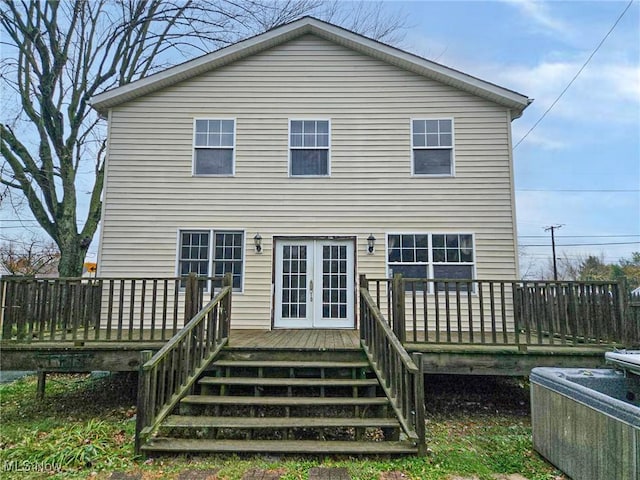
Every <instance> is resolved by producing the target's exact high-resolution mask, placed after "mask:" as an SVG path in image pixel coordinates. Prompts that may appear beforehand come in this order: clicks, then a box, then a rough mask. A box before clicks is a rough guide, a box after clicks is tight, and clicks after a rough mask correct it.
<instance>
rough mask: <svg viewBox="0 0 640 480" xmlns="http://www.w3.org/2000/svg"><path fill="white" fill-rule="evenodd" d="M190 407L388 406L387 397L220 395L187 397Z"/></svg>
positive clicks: (184, 400) (184, 401)
mask: <svg viewBox="0 0 640 480" xmlns="http://www.w3.org/2000/svg"><path fill="white" fill-rule="evenodd" d="M181 403H183V404H190V405H238V406H241V405H264V406H306V405H332V406H335V405H338V406H345V407H351V406H358V405H387V404H388V403H389V400H388V399H387V397H357V398H352V397H246V396H240V395H238V396H218V395H187V396H186V397H184V398H183V399H182V400H181Z"/></svg>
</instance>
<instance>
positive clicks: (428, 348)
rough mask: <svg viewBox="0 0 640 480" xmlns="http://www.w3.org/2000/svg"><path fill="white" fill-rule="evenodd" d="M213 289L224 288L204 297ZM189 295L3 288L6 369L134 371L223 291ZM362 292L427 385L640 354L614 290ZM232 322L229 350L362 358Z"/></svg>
mask: <svg viewBox="0 0 640 480" xmlns="http://www.w3.org/2000/svg"><path fill="white" fill-rule="evenodd" d="M207 281H209V282H210V283H211V284H212V285H214V287H215V288H212V289H210V291H206V289H205V288H203V287H204V285H205V284H206V282H207ZM198 282H200V283H198ZM184 285H185V279H180V278H152V279H139V278H130V279H66V280H65V279H47V280H45V279H42V280H40V279H12V280H3V282H2V285H0V287H2V288H0V303H2V307H3V310H2V312H3V313H2V315H3V317H4V318H2V329H1V333H2V340H1V341H0V349H1V354H2V355H1V362H0V369H2V370H41V371H50V372H56V371H65V372H74V371H77V372H82V371H90V370H110V371H134V370H137V369H138V368H139V366H140V358H141V352H143V351H151V352H157V351H158V350H160V349H161V348H162V347H163V346H164V345H166V344H167V343H168V342H171V341H172V339H173V338H175V337H176V335H178V334H179V333H180V332H181V331H182V325H183V324H185V323H186V321H188V319H192V318H194V317H195V316H197V315H198V313H199V312H201V311H202V310H203V308H205V303H206V302H207V301H212V299H213V297H214V296H215V295H216V294H217V293H218V292H220V291H221V290H220V289H221V288H222V287H223V282H222V279H203V280H200V279H196V278H195V277H194V278H192V279H189V281H188V282H186V288H185V287H184ZM360 285H361V287H362V288H361V289H360V305H361V306H363V305H364V304H365V303H366V302H364V296H367V297H368V298H369V300H370V303H371V305H372V307H373V308H374V309H377V311H378V313H379V315H380V318H381V321H383V322H384V323H386V324H388V325H389V326H390V327H391V329H392V330H393V332H394V334H395V336H396V337H397V338H398V341H399V343H398V345H402V347H403V348H404V349H405V350H406V351H407V352H408V353H409V354H412V353H414V352H419V353H421V354H422V361H423V364H424V368H425V372H426V373H451V374H488V375H527V374H528V373H529V371H530V370H531V368H533V367H535V366H561V367H574V366H579V367H586V368H593V367H598V366H601V365H602V364H603V361H604V352H606V351H610V350H611V349H613V348H620V347H625V346H629V345H638V344H640V319H639V318H638V315H635V316H628V315H627V316H625V307H626V306H625V301H624V298H623V295H622V293H621V292H623V287H622V286H621V285H620V284H617V283H606V282H573V283H572V282H517V281H489V280H473V281H464V282H462V281H461V282H448V281H442V282H441V281H437V282H436V281H434V280H416V279H401V278H400V279H398V278H396V279H393V280H392V279H377V280H375V279H367V278H365V277H361V278H360ZM210 299H211V300H210ZM229 301H231V300H230V297H229ZM216 308H218V307H216ZM220 308H222V307H220ZM229 308H230V307H229ZM637 310H638V309H636V313H637ZM221 311H222V310H221ZM219 313H220V312H218V310H215V309H214V310H212V311H211V312H210V313H209V315H214V316H215V315H219ZM365 313H366V312H363V311H361V312H360V320H359V322H360V323H362V318H364V317H363V315H364V314H365ZM216 318H217V317H216ZM227 320H228V321H230V325H231V330H230V331H229V332H228V339H227V343H226V345H225V346H224V348H225V349H231V350H252V349H253V350H287V351H290V352H291V351H315V352H329V353H330V352H338V351H353V350H359V349H361V335H362V332H360V331H359V330H318V329H313V330H271V331H267V330H240V329H233V321H232V320H231V319H230V318H229V319H227ZM361 326H362V325H359V327H361ZM425 327H426V328H425ZM223 337H227V334H224V335H223ZM329 353H327V355H328V354H329Z"/></svg>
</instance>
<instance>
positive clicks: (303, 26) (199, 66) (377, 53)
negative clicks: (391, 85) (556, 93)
mask: <svg viewBox="0 0 640 480" xmlns="http://www.w3.org/2000/svg"><path fill="white" fill-rule="evenodd" d="M308 33H312V34H315V35H318V36H319V37H321V38H324V39H326V40H328V41H332V42H334V43H337V44H339V45H343V46H345V47H347V48H350V49H353V50H355V51H358V52H360V53H363V54H365V55H369V56H372V57H374V58H378V59H379V60H382V61H385V62H387V63H391V64H394V65H396V66H398V67H400V68H403V69H405V70H409V71H412V72H414V73H417V74H420V75H422V76H425V77H427V78H431V79H434V80H437V81H440V82H442V83H445V84H449V85H451V86H453V87H456V88H459V89H461V90H464V91H467V92H470V93H472V94H475V95H478V96H481V97H484V98H487V99H488V100H491V101H493V102H495V103H498V104H501V105H504V106H506V107H508V108H510V109H512V110H514V115H513V118H518V117H520V116H521V115H522V112H523V111H524V109H525V108H527V106H528V105H529V104H530V103H531V102H532V100H530V99H529V98H528V97H526V96H525V95H522V94H520V93H518V92H515V91H513V90H509V89H507V88H504V87H501V86H499V85H496V84H494V83H491V82H487V81H485V80H482V79H480V78H477V77H474V76H471V75H469V74H466V73H464V72H461V71H459V70H455V69H453V68H450V67H447V66H445V65H442V64H439V63H436V62H433V61H431V60H427V59H425V58H423V57H420V56H418V55H415V54H412V53H409V52H407V51H404V50H401V49H399V48H397V47H393V46H391V45H388V44H385V43H382V42H379V41H377V40H373V39H371V38H368V37H365V36H363V35H360V34H358V33H354V32H352V31H350V30H347V29H344V28H342V27H339V26H337V25H333V24H330V23H327V22H324V21H322V20H318V19H317V18H314V17H303V18H301V19H299V20H295V21H293V22H291V23H288V24H285V25H282V26H279V27H275V28H273V29H271V30H268V31H266V32H264V33H261V34H258V35H256V36H253V37H250V38H248V39H245V40H241V41H240V42H237V43H235V44H232V45H229V46H227V47H223V48H221V49H219V50H216V51H214V52H211V53H208V54H206V55H203V56H201V57H197V58H195V59H193V60H188V61H186V62H184V63H181V64H179V65H176V66H173V67H170V68H168V69H166V70H163V71H161V72H158V73H155V74H153V75H150V76H148V77H145V78H142V79H139V80H136V81H135V82H132V83H129V84H127V85H123V86H121V87H116V88H114V89H112V90H108V91H106V92H103V93H100V94H98V95H95V96H93V97H92V98H91V100H90V103H91V106H92V107H93V108H94V109H96V110H97V111H98V113H100V114H101V115H104V114H105V113H106V111H107V110H108V109H109V108H112V107H114V106H117V105H120V104H122V103H125V102H127V101H130V100H133V99H135V98H138V97H140V96H143V95H146V94H149V93H152V92H155V91H157V90H160V89H162V88H165V87H168V86H171V85H174V84H176V83H179V82H181V81H183V80H187V79H189V78H193V77H195V76H198V75H200V74H203V73H205V72H207V71H210V70H213V69H215V68H219V67H221V66H224V65H227V64H229V63H232V62H235V61H237V60H240V59H242V58H245V57H248V56H250V55H253V54H256V53H259V52H261V51H264V50H267V49H269V48H272V47H274V46H277V45H280V44H282V43H285V42H287V41H289V40H292V39H294V38H297V37H299V36H302V35H305V34H308Z"/></svg>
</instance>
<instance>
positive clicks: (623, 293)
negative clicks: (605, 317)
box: [614, 278, 634, 348]
mask: <svg viewBox="0 0 640 480" xmlns="http://www.w3.org/2000/svg"><path fill="white" fill-rule="evenodd" d="M616 290H617V291H616V294H617V297H618V298H616V299H614V301H615V302H616V304H615V310H616V317H617V318H616V323H617V324H618V325H619V326H620V329H619V330H618V332H619V333H618V335H620V337H621V338H620V340H621V341H622V343H623V345H624V347H625V348H632V347H633V336H634V335H633V330H634V329H633V318H632V315H627V313H630V312H628V311H627V310H628V309H629V308H628V305H627V300H628V298H627V296H628V294H627V285H626V282H625V279H624V278H621V279H620V280H618V283H617V285H616ZM629 310H630V309H629ZM620 330H621V331H620Z"/></svg>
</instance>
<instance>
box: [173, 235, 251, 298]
mask: <svg viewBox="0 0 640 480" xmlns="http://www.w3.org/2000/svg"><path fill="white" fill-rule="evenodd" d="M179 237H180V244H179V246H178V275H179V276H186V275H189V274H190V273H192V272H194V273H196V274H197V275H199V276H201V277H208V276H210V275H211V274H210V273H209V272H213V276H216V277H222V276H224V275H225V274H227V273H231V275H232V277H233V289H234V290H236V291H242V280H243V275H242V274H243V267H244V232H241V231H222V230H213V231H211V230H181V231H180V235H179ZM211 238H213V245H212V247H211V250H212V252H213V254H212V253H211V250H210V245H211V242H210V239H211Z"/></svg>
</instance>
